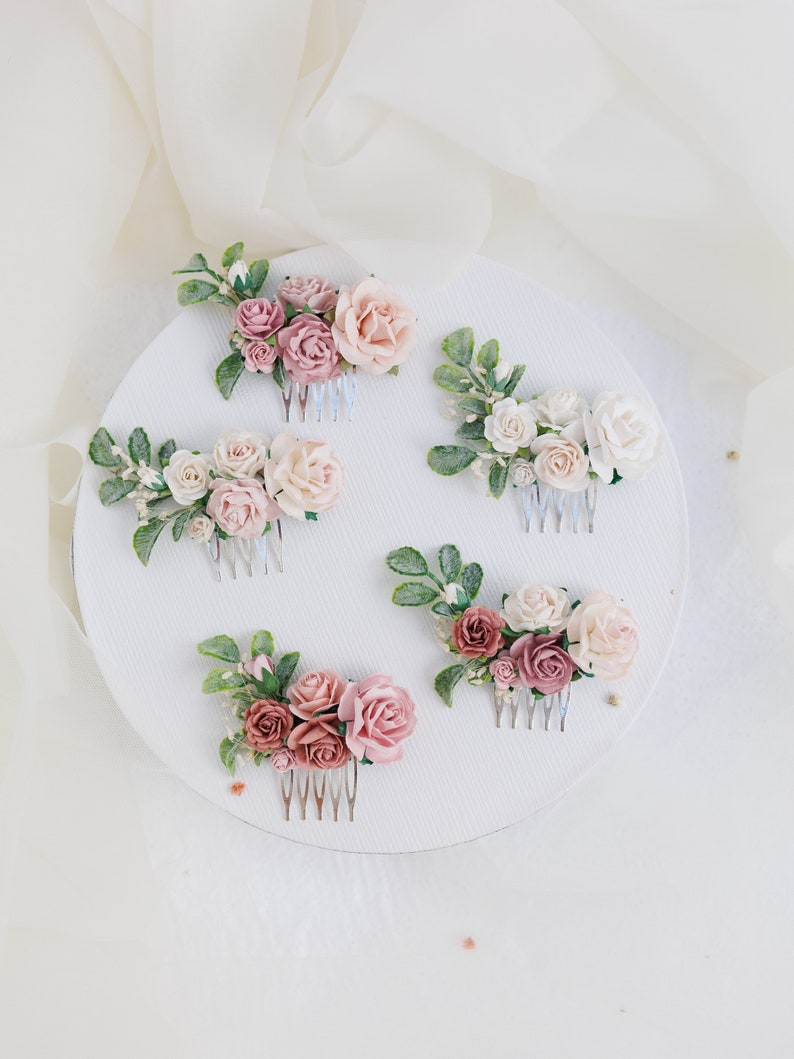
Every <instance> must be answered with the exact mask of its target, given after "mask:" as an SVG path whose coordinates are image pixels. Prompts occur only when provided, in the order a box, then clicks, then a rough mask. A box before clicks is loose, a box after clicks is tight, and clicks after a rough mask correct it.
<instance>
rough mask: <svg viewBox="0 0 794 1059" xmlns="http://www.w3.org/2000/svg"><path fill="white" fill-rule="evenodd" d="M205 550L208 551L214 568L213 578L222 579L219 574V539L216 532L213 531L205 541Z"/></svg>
mask: <svg viewBox="0 0 794 1059" xmlns="http://www.w3.org/2000/svg"><path fill="white" fill-rule="evenodd" d="M207 552H208V553H209V557H210V562H211V563H212V565H213V568H214V570H215V579H216V580H217V581H222V580H223V577H222V576H221V539H220V537H219V536H218V534H217V533H213V535H212V536H211V537H210V539H209V540H208V541H207Z"/></svg>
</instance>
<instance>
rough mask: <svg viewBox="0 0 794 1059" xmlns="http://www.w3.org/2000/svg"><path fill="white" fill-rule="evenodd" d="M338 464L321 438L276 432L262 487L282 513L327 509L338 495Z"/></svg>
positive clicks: (341, 475)
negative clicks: (308, 437)
mask: <svg viewBox="0 0 794 1059" xmlns="http://www.w3.org/2000/svg"><path fill="white" fill-rule="evenodd" d="M343 481H344V472H343V470H342V464H341V463H340V462H339V460H338V459H337V458H336V456H334V454H333V452H331V449H330V448H329V446H328V445H327V443H326V442H324V441H297V440H296V438H295V437H294V436H293V435H292V434H279V435H278V437H276V438H274V439H273V444H272V445H271V447H270V458H269V459H268V461H267V463H266V464H265V488H266V489H267V491H268V493H269V494H270V496H271V497H272V498H273V500H275V502H276V503H277V504H278V506H279V507H280V508H281V510H282V511H283V512H284V513H285V514H286V515H292V517H293V518H304V517H305V513H306V512H307V511H309V512H314V513H317V512H320V511H328V509H329V508H332V507H333V506H334V504H335V503H336V502H337V500H338V499H339V493H340V491H341V489H342V483H343Z"/></svg>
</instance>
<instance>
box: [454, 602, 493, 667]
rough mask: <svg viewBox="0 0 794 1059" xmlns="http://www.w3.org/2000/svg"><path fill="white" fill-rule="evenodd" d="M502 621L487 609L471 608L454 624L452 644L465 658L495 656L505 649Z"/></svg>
mask: <svg viewBox="0 0 794 1059" xmlns="http://www.w3.org/2000/svg"><path fill="white" fill-rule="evenodd" d="M501 628H502V619H501V618H500V616H499V615H498V614H497V613H496V611H495V610H489V609H488V608H487V607H469V608H468V609H467V610H465V611H464V612H463V614H462V615H461V616H460V617H459V618H458V620H457V621H455V622H453V623H452V642H453V644H454V645H455V647H456V649H457V651H458V653H459V654H462V655H463V656H464V657H465V658H480V657H481V656H483V655H484V656H485V657H486V658H487V657H489V656H490V655H495V654H496V652H497V651H498V650H499V648H500V647H504V643H505V641H504V637H503V636H502V633H501Z"/></svg>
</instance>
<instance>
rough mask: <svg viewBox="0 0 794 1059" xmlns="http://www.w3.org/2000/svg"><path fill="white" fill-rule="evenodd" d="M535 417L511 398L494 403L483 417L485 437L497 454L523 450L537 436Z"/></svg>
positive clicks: (525, 407)
mask: <svg viewBox="0 0 794 1059" xmlns="http://www.w3.org/2000/svg"><path fill="white" fill-rule="evenodd" d="M537 433H538V428H537V425H536V424H535V416H534V413H533V411H532V409H531V408H530V406H529V405H528V404H519V403H518V401H516V400H515V398H513V397H503V398H502V400H501V401H496V403H495V404H494V406H493V408H492V409H491V414H490V415H489V416H486V417H485V436H486V438H487V439H488V440H489V441H490V443H491V444H492V445H493V447H494V448H495V449H496V451H497V452H507V453H511V454H512V453H514V452H517V451H518V449H525V448H527V446H528V445H529V444H530V442H531V441H533V440H534V438H535V437H536V436H537Z"/></svg>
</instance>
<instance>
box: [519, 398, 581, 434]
mask: <svg viewBox="0 0 794 1059" xmlns="http://www.w3.org/2000/svg"><path fill="white" fill-rule="evenodd" d="M530 404H531V405H532V410H533V411H534V413H535V418H536V419H537V421H538V422H539V423H540V425H541V426H543V427H551V429H552V430H560V429H561V428H562V427H567V426H568V424H569V423H573V422H575V421H576V420H577V419H579V420H580V419H581V418H582V416H583V415H584V413H585V412H586V411H587V401H585V399H584V397H580V396H579V394H578V393H577V392H576V390H566V389H564V388H560V389H551V390H544V392H543V393H542V394H541V395H540V396H539V397H536V398H535V399H534V401H531V402H530Z"/></svg>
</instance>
